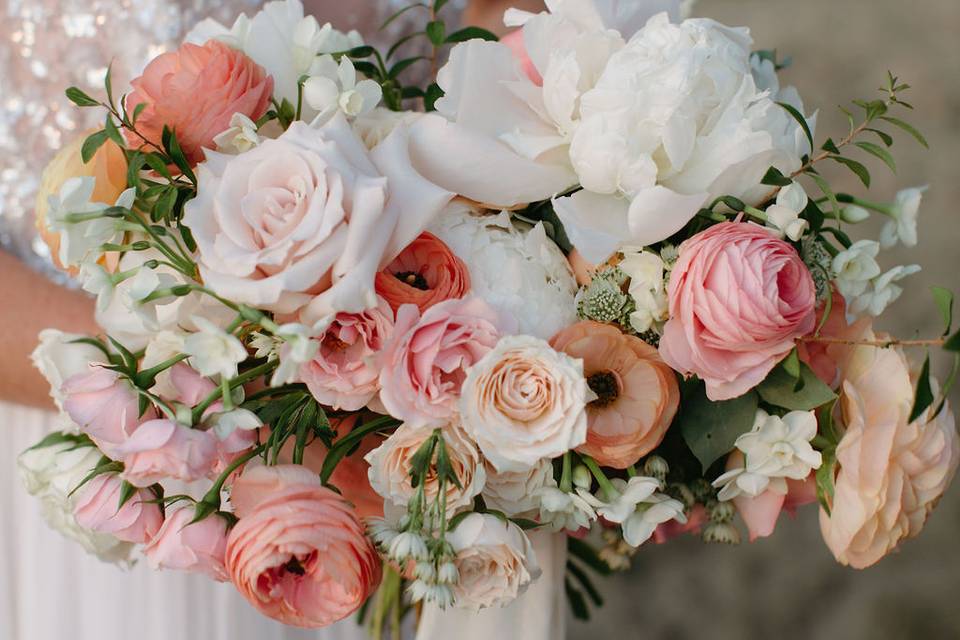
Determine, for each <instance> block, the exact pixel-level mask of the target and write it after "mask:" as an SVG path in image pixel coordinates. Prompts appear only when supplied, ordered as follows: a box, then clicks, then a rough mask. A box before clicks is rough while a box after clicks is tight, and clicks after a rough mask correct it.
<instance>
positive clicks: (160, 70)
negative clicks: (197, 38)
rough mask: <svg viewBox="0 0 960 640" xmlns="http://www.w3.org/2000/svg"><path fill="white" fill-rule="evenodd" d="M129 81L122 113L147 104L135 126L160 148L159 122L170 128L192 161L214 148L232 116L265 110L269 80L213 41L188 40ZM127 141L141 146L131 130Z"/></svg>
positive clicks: (239, 55) (255, 114)
mask: <svg viewBox="0 0 960 640" xmlns="http://www.w3.org/2000/svg"><path fill="white" fill-rule="evenodd" d="M131 85H132V86H133V92H131V93H130V95H128V96H127V102H126V107H127V111H128V112H129V113H131V114H132V113H133V112H134V109H136V108H137V106H138V105H141V104H144V105H146V107H145V108H144V110H143V112H142V113H141V114H140V116H139V117H138V118H137V130H138V131H139V132H140V133H141V134H142V135H143V136H144V137H145V138H146V139H147V140H148V141H150V142H151V143H153V144H156V145H158V146H159V145H160V144H161V136H162V133H163V128H164V126H167V127H170V129H172V130H173V131H174V132H176V134H177V140H178V142H179V143H180V146H181V148H182V149H183V153H184V155H186V157H187V161H188V162H189V163H190V164H191V165H195V164H197V163H198V162H201V161H202V160H203V158H204V151H203V149H204V148H208V149H209V148H213V147H214V142H213V139H214V138H215V137H216V136H217V135H218V134H220V133H223V132H224V131H225V130H227V129H228V128H229V127H230V119H231V118H232V117H233V114H235V113H242V114H243V115H245V116H248V117H249V118H250V119H251V120H254V121H255V120H257V119H259V118H260V116H262V115H263V114H264V113H266V112H267V108H268V107H269V106H270V98H271V96H272V94H273V78H271V77H270V76H268V75H267V74H266V72H265V71H264V70H263V69H262V68H261V67H260V66H259V65H257V64H256V63H255V62H254V61H253V60H251V59H250V58H248V57H247V56H246V55H244V54H243V53H241V52H240V51H237V50H236V49H233V48H231V47H228V46H227V45H225V44H223V43H222V42H218V41H216V40H211V41H209V42H207V43H206V44H204V45H203V46H198V45H195V44H189V43H187V44H184V45H182V46H181V47H180V48H179V49H177V50H176V51H171V52H168V53H164V54H162V55H160V56H158V57H157V58H155V59H154V60H153V61H152V62H151V63H150V64H148V65H147V68H146V69H144V71H143V75H142V76H140V77H139V78H137V79H136V80H134V81H133V82H132V83H131ZM127 142H128V143H129V144H130V146H131V147H138V146H141V145H143V144H145V143H144V141H143V139H141V138H140V136H138V135H136V134H135V133H132V132H128V133H127Z"/></svg>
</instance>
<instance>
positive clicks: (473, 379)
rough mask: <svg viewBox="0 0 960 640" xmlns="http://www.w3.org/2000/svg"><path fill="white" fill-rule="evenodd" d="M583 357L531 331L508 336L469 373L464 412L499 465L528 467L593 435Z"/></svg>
mask: <svg viewBox="0 0 960 640" xmlns="http://www.w3.org/2000/svg"><path fill="white" fill-rule="evenodd" d="M590 395H591V392H590V390H589V387H588V386H587V380H586V378H584V376H583V361H582V360H575V359H574V358H571V357H570V356H568V355H566V354H564V353H560V352H558V351H554V350H553V349H552V348H551V347H550V345H549V344H547V343H546V342H545V341H543V340H540V339H539V338H533V337H530V336H508V337H506V338H503V339H501V340H500V342H498V343H497V346H496V347H495V348H494V349H493V351H490V352H489V353H487V355H485V356H484V357H483V358H482V359H481V360H480V361H479V362H477V363H476V364H475V365H474V366H473V367H472V368H471V369H470V372H469V373H468V374H467V379H466V380H465V381H464V383H463V389H462V391H461V394H460V415H461V418H462V420H463V427H464V429H465V430H466V431H467V434H468V435H469V436H470V437H471V438H473V440H474V441H475V442H476V443H477V444H478V445H480V450H481V451H482V452H483V455H484V456H485V457H486V458H487V460H489V461H490V463H491V464H492V465H493V466H494V468H496V469H497V471H522V470H524V469H529V468H530V467H532V466H534V465H535V464H537V463H538V462H539V461H540V460H541V459H543V458H555V457H557V456H559V455H562V454H564V453H566V452H567V451H569V450H570V449H573V448H576V447H579V446H580V445H581V444H583V443H584V442H586V439H587V413H586V405H587V401H588V399H589V398H588V396H590Z"/></svg>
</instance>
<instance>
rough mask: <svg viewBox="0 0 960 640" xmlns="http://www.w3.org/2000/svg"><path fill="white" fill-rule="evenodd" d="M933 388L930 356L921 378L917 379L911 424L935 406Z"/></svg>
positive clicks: (924, 364)
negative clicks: (931, 406)
mask: <svg viewBox="0 0 960 640" xmlns="http://www.w3.org/2000/svg"><path fill="white" fill-rule="evenodd" d="M933 400H934V398H933V388H932V387H931V385H930V354H929V353H928V354H927V358H926V360H924V361H923V368H922V369H921V370H920V377H919V378H918V379H917V392H916V395H915V396H914V400H913V409H911V411H910V422H913V421H914V420H916V419H918V418H919V417H920V416H921V415H923V412H924V411H926V410H927V409H929V408H930V405H932V404H933Z"/></svg>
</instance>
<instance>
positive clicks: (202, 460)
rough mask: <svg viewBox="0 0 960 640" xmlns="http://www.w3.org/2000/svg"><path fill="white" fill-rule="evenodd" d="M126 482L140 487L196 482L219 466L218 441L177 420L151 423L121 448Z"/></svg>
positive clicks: (148, 422)
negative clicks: (172, 481) (158, 483)
mask: <svg viewBox="0 0 960 640" xmlns="http://www.w3.org/2000/svg"><path fill="white" fill-rule="evenodd" d="M118 453H119V454H120V459H121V460H123V464H124V471H123V478H124V480H127V481H128V482H130V483H131V484H133V485H136V486H138V487H147V486H150V485H151V484H153V483H155V482H160V481H161V480H166V479H175V480H183V481H184V482H192V481H193V480H199V479H200V478H202V477H204V476H206V475H207V474H208V473H210V471H211V469H212V468H213V465H214V464H215V463H216V462H217V438H216V436H215V435H213V433H211V432H209V431H200V430H199V429H191V428H190V427H186V426H184V425H182V424H178V423H177V422H174V421H173V420H166V419H161V420H149V421H147V422H144V423H143V424H142V425H140V428H139V429H137V430H136V431H135V432H134V433H133V435H132V436H131V437H130V438H129V439H128V440H127V441H126V442H125V443H124V444H123V445H122V446H120V447H118Z"/></svg>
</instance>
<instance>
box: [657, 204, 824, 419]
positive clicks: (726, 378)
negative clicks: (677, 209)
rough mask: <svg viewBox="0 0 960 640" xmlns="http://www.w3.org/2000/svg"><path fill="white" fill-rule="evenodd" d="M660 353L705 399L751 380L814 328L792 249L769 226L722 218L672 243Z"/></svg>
mask: <svg viewBox="0 0 960 640" xmlns="http://www.w3.org/2000/svg"><path fill="white" fill-rule="evenodd" d="M668 294H669V297H670V320H668V321H667V324H666V326H665V327H664V333H663V338H662V339H661V341H660V355H661V356H662V357H663V359H664V360H665V361H666V363H667V364H669V365H670V366H671V367H673V368H674V369H675V370H677V371H679V372H681V373H683V374H690V373H693V374H696V375H697V376H699V377H700V378H701V379H703V381H704V382H706V386H707V397H709V398H710V399H711V400H715V401H717V400H729V399H730V398H736V397H738V396H741V395H743V394H744V393H746V392H747V391H749V390H750V389H752V388H753V387H755V386H757V385H758V384H760V383H761V382H763V380H764V379H765V378H766V377H767V374H769V373H770V371H771V370H772V369H773V368H774V367H775V366H776V365H777V363H778V362H780V361H781V360H782V359H783V358H784V357H786V356H787V354H789V353H790V351H792V350H793V348H794V344H795V341H796V339H797V338H799V337H801V336H803V335H805V334H807V333H810V331H812V330H813V328H814V322H815V313H814V304H815V301H816V290H815V287H814V284H813V278H812V277H811V275H810V271H809V270H808V269H807V267H806V265H804V264H803V260H801V258H800V255H799V254H798V253H797V252H796V250H795V249H794V248H793V247H791V246H790V245H789V244H787V243H786V242H784V241H783V240H780V239H779V238H777V237H776V236H774V235H773V234H772V233H771V232H770V230H769V229H765V228H763V227H760V226H758V225H755V224H750V223H742V222H725V223H721V224H718V225H715V226H713V227H710V228H709V229H707V230H706V231H704V232H702V233H699V234H697V235H695V236H693V237H692V238H690V239H689V240H687V241H686V242H684V243H683V244H682V245H680V257H679V259H678V260H677V263H676V265H675V266H674V268H673V272H672V274H671V277H670V285H669V288H668Z"/></svg>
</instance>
